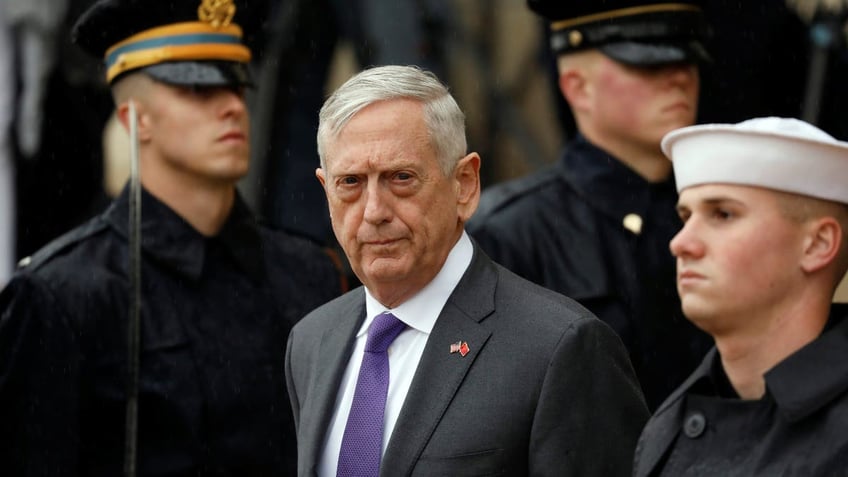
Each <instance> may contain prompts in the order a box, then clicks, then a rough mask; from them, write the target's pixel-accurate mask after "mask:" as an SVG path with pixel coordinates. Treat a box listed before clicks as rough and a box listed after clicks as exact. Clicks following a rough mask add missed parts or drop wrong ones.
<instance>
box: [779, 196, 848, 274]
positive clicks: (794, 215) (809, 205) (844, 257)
mask: <svg viewBox="0 0 848 477" xmlns="http://www.w3.org/2000/svg"><path fill="white" fill-rule="evenodd" d="M774 192H775V193H776V194H777V196H778V200H777V203H778V207H779V208H780V213H781V214H782V215H783V216H784V217H786V218H787V219H789V220H791V221H793V222H797V223H799V224H800V223H803V222H806V221H808V220H813V219H817V218H821V217H833V218H834V219H836V221H837V222H839V226H840V227H841V228H842V243H841V244H840V248H839V255H838V256H837V258H836V272H837V277H836V278H837V283H838V282H839V279H840V277H842V276H843V275H845V272H846V270H848V204H844V203H842V202H836V201H831V200H825V199H819V198H816V197H810V196H807V195H802V194H793V193H791V192H782V191H774Z"/></svg>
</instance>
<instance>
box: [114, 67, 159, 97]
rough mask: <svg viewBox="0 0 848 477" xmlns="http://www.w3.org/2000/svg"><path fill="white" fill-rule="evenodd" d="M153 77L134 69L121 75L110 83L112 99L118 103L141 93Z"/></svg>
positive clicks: (151, 82) (151, 81)
mask: <svg viewBox="0 0 848 477" xmlns="http://www.w3.org/2000/svg"><path fill="white" fill-rule="evenodd" d="M153 82H154V80H153V78H151V77H149V76H147V75H146V74H144V73H142V72H140V71H136V72H131V73H127V74H125V75H123V76H122V77H121V78H118V80H117V81H115V82H114V83H112V87H111V89H112V99H113V100H114V101H115V105H119V104H121V103H123V102H124V101H129V99H130V98H132V97H134V96H138V95H140V94H143V92H144V90H145V89H146V88H148V87H149V85H151V84H153Z"/></svg>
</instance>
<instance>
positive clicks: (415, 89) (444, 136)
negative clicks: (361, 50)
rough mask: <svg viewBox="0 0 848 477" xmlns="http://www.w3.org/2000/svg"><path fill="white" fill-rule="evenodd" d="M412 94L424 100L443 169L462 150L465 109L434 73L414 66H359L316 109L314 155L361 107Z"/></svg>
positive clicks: (448, 167) (429, 129) (322, 155)
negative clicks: (315, 150)
mask: <svg viewBox="0 0 848 477" xmlns="http://www.w3.org/2000/svg"><path fill="white" fill-rule="evenodd" d="M392 99H412V100H416V101H420V102H421V103H423V104H424V124H425V125H426V126H427V132H428V134H429V137H430V144H431V145H432V147H433V149H434V150H435V152H436V157H437V158H438V160H439V164H440V166H441V169H442V171H443V172H444V174H445V175H448V174H450V173H451V171H453V169H454V167H455V166H456V163H457V162H458V161H459V159H460V158H462V157H463V156H465V154H466V148H467V144H466V141H465V114H463V113H462V110H461V109H459V105H458V104H456V100H454V98H453V96H451V95H450V93H449V92H448V89H447V87H445V85H443V84H442V83H441V82H440V81H439V79H438V78H436V75H434V74H433V73H431V72H429V71H425V70H422V69H421V68H418V67H417V66H397V65H390V66H379V67H376V68H371V69H367V70H364V71H362V72H360V73H359V74H357V75H355V76H354V77H353V78H351V79H349V80H348V81H347V82H346V83H345V84H343V85H342V86H341V87H340V88H339V89H338V90H336V92H335V93H333V95H332V96H330V97H329V99H327V101H326V102H325V103H324V106H322V107H321V112H320V114H319V115H318V118H319V120H318V138H317V139H318V155H319V156H320V158H321V167H322V168H326V166H327V163H326V161H327V159H326V153H327V147H328V146H329V145H330V143H331V141H332V140H334V139H335V138H337V137H338V135H339V134H340V133H341V130H342V129H343V128H344V127H345V125H346V124H347V123H348V121H350V119H351V118H352V117H353V116H354V115H356V113H358V112H359V111H361V110H362V109H364V108H365V107H367V106H369V105H371V104H373V103H376V102H378V101H387V100H392Z"/></svg>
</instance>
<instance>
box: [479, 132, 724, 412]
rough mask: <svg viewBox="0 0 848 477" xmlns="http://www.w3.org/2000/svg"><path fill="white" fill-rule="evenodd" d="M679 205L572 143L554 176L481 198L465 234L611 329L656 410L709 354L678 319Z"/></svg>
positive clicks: (658, 187) (707, 342) (702, 337)
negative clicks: (673, 243)
mask: <svg viewBox="0 0 848 477" xmlns="http://www.w3.org/2000/svg"><path fill="white" fill-rule="evenodd" d="M676 204H677V193H676V190H675V186H674V182H673V180H672V179H669V180H668V181H665V182H662V183H658V184H652V183H649V182H647V181H646V180H645V179H643V178H642V177H641V176H639V175H638V174H636V172H634V171H633V170H631V169H630V168H628V167H626V166H625V165H624V164H622V163H621V162H620V161H618V160H617V159H615V158H614V157H612V156H610V155H609V154H607V153H606V152H604V151H602V150H601V149H599V148H597V147H595V146H594V145H592V144H590V143H589V142H588V141H586V140H585V139H584V138H583V137H582V136H578V137H576V138H575V139H574V141H573V142H572V143H571V144H570V146H569V147H568V148H567V149H566V151H565V154H564V156H563V157H562V159H561V160H560V161H559V162H557V163H556V164H554V165H553V166H552V167H549V168H547V169H544V170H542V171H539V172H537V173H535V174H532V175H530V176H527V177H524V178H520V179H517V180H514V181H509V182H506V183H503V184H499V185H496V186H494V187H490V188H488V189H487V190H486V191H485V193H484V194H483V197H482V199H481V205H480V208H479V210H478V212H477V213H476V214H475V215H474V216H473V217H472V219H471V221H470V222H469V224H468V231H469V233H470V234H471V235H472V236H473V237H474V238H475V239H476V240H477V242H478V243H479V244H480V246H481V247H482V248H483V250H484V251H485V252H486V253H487V254H488V255H489V256H491V257H492V258H493V259H494V260H495V261H496V262H499V263H500V264H502V265H504V266H506V267H507V268H509V269H510V270H512V271H514V272H515V273H517V274H518V275H521V276H522V277H524V278H527V279H528V280H530V281H533V282H535V283H538V284H540V285H542V286H545V287H547V288H550V289H551V290H554V291H557V292H560V293H562V294H564V295H567V296H569V297H571V298H574V299H576V300H577V301H579V302H580V303H581V304H582V305H583V306H585V307H587V308H589V309H590V310H591V311H592V312H593V313H594V314H595V315H597V316H598V317H599V318H601V319H602V320H604V321H605V322H607V323H608V324H609V325H610V326H612V328H613V329H614V330H615V331H616V332H617V333H618V335H619V336H620V337H621V339H622V340H623V341H624V344H625V346H626V347H627V349H628V350H629V352H630V359H631V361H632V362H633V367H634V369H635V370H636V374H637V376H638V378H639V382H640V383H641V385H642V389H643V391H644V393H645V398H646V400H647V402H648V407H649V408H650V409H652V410H653V409H655V408H656V407H657V406H658V405H659V404H660V403H661V402H662V401H663V399H665V398H666V397H667V396H668V395H669V394H670V393H671V392H672V391H673V390H674V389H675V388H676V387H677V386H678V385H680V383H681V382H683V380H684V379H686V377H687V376H688V375H689V373H691V372H692V370H694V369H695V367H696V366H697V365H698V363H699V362H700V360H701V358H702V357H703V355H704V353H706V351H707V350H708V349H709V347H710V346H711V344H712V340H711V339H710V338H709V337H708V336H707V335H706V334H705V333H703V332H701V331H700V330H698V329H696V328H695V327H694V326H693V325H692V324H690V323H689V322H688V321H687V320H686V319H685V318H684V316H683V314H682V312H681V310H680V301H679V299H678V297H677V289H676V285H675V261H674V257H672V256H671V252H670V251H669V248H668V247H669V241H670V240H671V238H672V237H673V236H674V234H675V233H676V232H677V231H678V230H679V229H680V227H681V223H680V219H679V218H678V216H677V213H676V211H675V208H676Z"/></svg>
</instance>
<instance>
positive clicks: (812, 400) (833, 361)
mask: <svg viewBox="0 0 848 477" xmlns="http://www.w3.org/2000/svg"><path fill="white" fill-rule="evenodd" d="M846 350H848V305H845V304H834V305H833V306H832V308H831V313H830V319H829V320H828V323H827V326H826V327H825V331H824V332H823V333H822V334H821V336H819V337H818V338H816V339H815V340H814V341H812V342H811V343H809V344H807V345H806V346H804V347H803V348H801V349H800V350H798V351H796V352H795V353H793V354H792V355H791V356H789V357H788V358H786V359H784V360H783V361H781V362H780V363H779V364H778V365H777V366H775V367H774V368H772V369H771V370H770V371H769V372H767V373H766V375H765V379H766V387H767V388H768V392H769V393H770V394H771V395H772V397H773V398H774V400H775V402H776V403H777V406H778V409H780V412H781V413H782V414H783V415H784V417H785V418H786V419H787V420H788V421H789V422H795V421H799V420H801V419H803V418H805V417H807V416H809V415H810V414H812V413H814V412H816V411H818V410H819V409H821V408H822V407H824V406H826V405H827V404H828V403H830V402H831V401H832V400H833V399H834V398H836V397H838V396H840V395H842V394H843V393H844V392H845V390H846V389H848V360H846V359H845V352H846Z"/></svg>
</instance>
